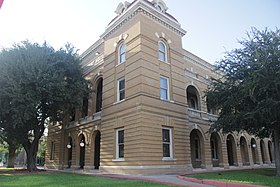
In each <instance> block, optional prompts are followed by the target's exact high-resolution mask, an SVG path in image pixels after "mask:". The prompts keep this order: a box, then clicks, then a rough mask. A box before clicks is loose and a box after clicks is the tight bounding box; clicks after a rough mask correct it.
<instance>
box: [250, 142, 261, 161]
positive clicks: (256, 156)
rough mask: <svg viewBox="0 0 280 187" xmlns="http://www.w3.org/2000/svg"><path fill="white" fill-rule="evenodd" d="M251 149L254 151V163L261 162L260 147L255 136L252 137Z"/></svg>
mask: <svg viewBox="0 0 280 187" xmlns="http://www.w3.org/2000/svg"><path fill="white" fill-rule="evenodd" d="M251 151H252V160H253V164H259V163H260V161H259V154H258V147H257V142H256V140H255V138H251Z"/></svg>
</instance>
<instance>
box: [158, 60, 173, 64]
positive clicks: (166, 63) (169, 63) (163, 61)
mask: <svg viewBox="0 0 280 187" xmlns="http://www.w3.org/2000/svg"><path fill="white" fill-rule="evenodd" d="M158 60H159V61H161V62H163V63H165V64H168V65H170V63H169V62H167V61H164V60H161V59H158Z"/></svg>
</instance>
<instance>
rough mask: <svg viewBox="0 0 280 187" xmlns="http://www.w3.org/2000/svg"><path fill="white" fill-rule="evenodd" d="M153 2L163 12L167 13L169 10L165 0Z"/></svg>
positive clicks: (154, 0)
mask: <svg viewBox="0 0 280 187" xmlns="http://www.w3.org/2000/svg"><path fill="white" fill-rule="evenodd" d="M152 3H153V4H154V6H155V7H156V9H157V10H159V11H161V12H163V13H165V12H166V11H167V10H168V7H167V6H166V4H165V2H164V1H163V0H153V1H152Z"/></svg>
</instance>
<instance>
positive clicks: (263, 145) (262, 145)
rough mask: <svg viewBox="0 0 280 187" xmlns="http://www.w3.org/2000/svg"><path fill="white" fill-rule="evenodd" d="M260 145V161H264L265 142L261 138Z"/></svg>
mask: <svg viewBox="0 0 280 187" xmlns="http://www.w3.org/2000/svg"><path fill="white" fill-rule="evenodd" d="M260 146H261V155H262V162H263V163H266V155H265V144H264V141H263V140H261V141H260Z"/></svg>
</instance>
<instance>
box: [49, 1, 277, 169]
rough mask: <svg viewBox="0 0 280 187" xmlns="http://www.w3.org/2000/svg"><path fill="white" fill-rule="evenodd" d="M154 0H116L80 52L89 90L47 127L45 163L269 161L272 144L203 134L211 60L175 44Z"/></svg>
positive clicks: (204, 165)
mask: <svg viewBox="0 0 280 187" xmlns="http://www.w3.org/2000/svg"><path fill="white" fill-rule="evenodd" d="M167 9H168V7H167V6H166V4H165V3H164V1H162V0H153V1H148V0H135V1H133V2H131V3H129V2H124V3H120V4H119V6H118V7H117V9H116V11H115V12H116V13H117V16H116V17H115V18H114V19H113V20H112V21H111V22H110V23H109V25H108V27H107V28H106V30H105V32H104V33H103V34H102V35H101V37H100V39H99V40H98V41H96V42H95V43H94V44H93V45H92V46H90V47H89V48H88V49H87V50H86V51H85V52H84V53H83V54H82V55H81V59H82V66H83V68H84V76H85V78H86V79H88V80H90V82H91V87H92V89H93V92H92V93H91V95H90V97H89V98H84V99H83V101H82V107H81V110H76V112H74V113H73V115H72V116H71V118H69V120H68V121H65V122H64V124H54V125H51V126H50V127H49V134H48V145H47V153H46V157H47V158H46V167H47V168H57V169H64V168H72V169H79V168H82V169H85V170H94V169H99V170H100V171H102V172H111V173H136V174H150V173H170V172H192V171H193V170H196V169H198V168H200V169H205V170H212V169H214V168H225V169H228V168H232V167H245V166H246V167H247V166H251V167H253V166H255V165H263V164H271V163H272V162H273V150H272V142H271V141H270V139H258V138H256V137H253V136H250V135H248V134H247V133H246V132H243V133H238V134H237V133H236V134H222V133H221V132H212V133H210V132H208V130H209V125H210V122H211V121H213V120H215V119H217V116H216V115H215V114H213V112H212V111H211V110H210V109H208V108H207V106H206V102H205V98H204V96H203V92H204V90H205V89H206V88H207V85H208V84H209V78H210V77H217V76H219V75H218V74H217V73H216V72H214V71H213V66H212V65H211V64H209V63H208V62H206V61H204V60H203V59H201V58H199V57H198V56H196V55H194V54H192V53H190V52H188V51H186V50H184V49H183V48H182V37H183V36H184V35H185V34H186V31H185V30H184V29H182V28H181V25H180V23H179V22H178V21H177V20H176V19H175V18H174V17H173V16H172V15H170V14H169V13H168V12H167Z"/></svg>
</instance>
